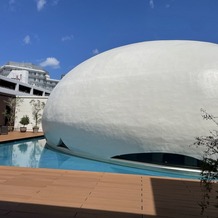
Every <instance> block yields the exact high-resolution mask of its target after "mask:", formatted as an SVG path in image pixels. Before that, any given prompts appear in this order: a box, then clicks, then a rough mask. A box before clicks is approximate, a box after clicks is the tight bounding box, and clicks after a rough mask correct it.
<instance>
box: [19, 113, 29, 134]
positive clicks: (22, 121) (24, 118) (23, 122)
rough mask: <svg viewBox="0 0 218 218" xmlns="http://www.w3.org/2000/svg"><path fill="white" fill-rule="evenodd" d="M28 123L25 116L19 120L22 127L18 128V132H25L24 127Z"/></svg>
mask: <svg viewBox="0 0 218 218" xmlns="http://www.w3.org/2000/svg"><path fill="white" fill-rule="evenodd" d="M29 123H30V119H29V117H28V116H27V115H25V116H23V117H22V118H21V119H20V124H22V125H23V126H21V127H20V131H21V132H26V125H28V124H29Z"/></svg>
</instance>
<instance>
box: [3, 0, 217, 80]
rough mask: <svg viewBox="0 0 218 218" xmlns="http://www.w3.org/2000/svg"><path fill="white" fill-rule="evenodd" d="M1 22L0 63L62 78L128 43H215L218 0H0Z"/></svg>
mask: <svg viewBox="0 0 218 218" xmlns="http://www.w3.org/2000/svg"><path fill="white" fill-rule="evenodd" d="M0 26H1V31H0V65H4V64H5V63H7V62H8V61H16V62H31V63H33V64H36V65H40V66H42V67H43V68H44V69H45V70H47V71H48V72H49V73H50V76H51V78H54V79H60V77H61V74H65V73H67V72H69V71H70V70H71V69H72V68H74V67H75V66H77V65H78V64H80V63H82V62H83V61H85V60H87V59H88V58H90V57H92V56H94V55H97V54H99V53H102V52H104V51H106V50H109V49H112V48H115V47H119V46H123V45H127V44H131V43H136V42H142V41H150V40H169V39H184V40H199V41H207V42H213V43H218V0H0Z"/></svg>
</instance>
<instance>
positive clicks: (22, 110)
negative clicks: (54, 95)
mask: <svg viewBox="0 0 218 218" xmlns="http://www.w3.org/2000/svg"><path fill="white" fill-rule="evenodd" d="M17 98H19V99H20V100H21V103H20V104H19V106H18V107H17V108H16V118H15V122H14V129H15V130H17V131H19V130H20V127H21V126H22V125H21V124H20V119H21V118H22V117H23V116H25V115H27V116H28V117H29V119H30V123H29V124H28V125H27V126H26V127H27V131H33V126H34V123H35V121H34V119H33V114H32V106H31V104H30V101H31V100H36V101H37V100H40V101H41V102H44V103H46V102H47V99H48V97H45V96H44V97H42V96H17ZM42 114H43V110H42ZM39 131H40V132H42V131H43V130H42V124H41V123H40V124H39Z"/></svg>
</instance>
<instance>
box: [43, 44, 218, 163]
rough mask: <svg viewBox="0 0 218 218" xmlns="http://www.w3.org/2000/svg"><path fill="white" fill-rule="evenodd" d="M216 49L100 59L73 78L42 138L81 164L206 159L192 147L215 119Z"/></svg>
mask: <svg viewBox="0 0 218 218" xmlns="http://www.w3.org/2000/svg"><path fill="white" fill-rule="evenodd" d="M217 57H218V45H216V44H212V43H205V42H195V41H152V42H143V43H136V44H131V45H128V46H123V47H120V48H116V49H113V50H110V51H107V52H105V53H102V54H100V55H97V56H95V57H93V58H91V59H89V60H87V61H85V62H84V63H82V64H80V65H79V66H77V67H76V68H74V69H73V70H72V71H70V72H69V73H68V74H67V75H66V76H65V77H64V78H63V79H62V80H61V81H60V83H59V84H58V85H57V86H56V87H55V89H54V90H53V92H52V93H51V95H50V97H49V99H48V101H47V104H46V107H45V110H44V116H43V130H44V133H45V136H46V139H47V141H48V144H50V145H51V146H53V147H57V146H58V145H59V144H60V143H61V141H63V142H64V144H65V145H67V146H68V147H69V148H70V149H71V151H72V152H73V153H75V154H79V155H81V156H88V157H92V158H97V159H104V160H108V159H110V157H112V156H115V155H120V154H128V153H141V152H168V153H176V154H184V155H188V156H191V157H195V158H199V159H200V158H201V155H202V149H197V148H196V147H194V146H191V147H190V146H189V145H190V144H192V143H193V142H194V140H195V137H197V136H201V135H207V134H209V130H212V129H214V128H215V126H214V124H213V123H212V122H209V121H204V120H202V117H201V114H200V108H204V109H206V110H207V111H208V112H209V113H212V114H217V108H218V85H217V84H218V58H217Z"/></svg>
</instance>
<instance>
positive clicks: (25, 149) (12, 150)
mask: <svg viewBox="0 0 218 218" xmlns="http://www.w3.org/2000/svg"><path fill="white" fill-rule="evenodd" d="M44 145H45V139H37V140H32V141H24V142H17V143H16V142H13V143H8V144H6V145H0V154H1V155H0V164H1V165H10V166H19V167H33V168H35V167H38V165H39V161H40V157H41V154H42V151H43V149H44Z"/></svg>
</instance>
